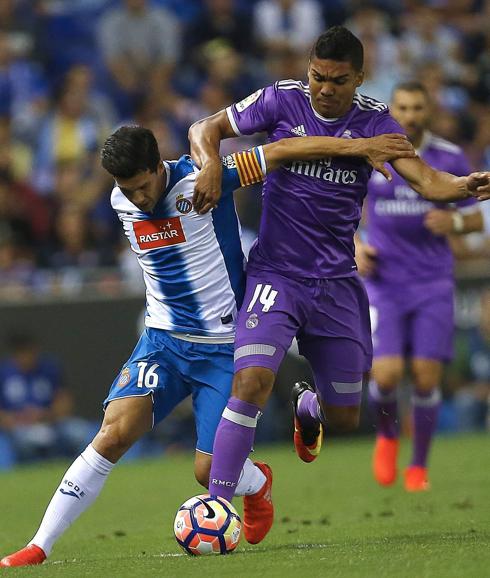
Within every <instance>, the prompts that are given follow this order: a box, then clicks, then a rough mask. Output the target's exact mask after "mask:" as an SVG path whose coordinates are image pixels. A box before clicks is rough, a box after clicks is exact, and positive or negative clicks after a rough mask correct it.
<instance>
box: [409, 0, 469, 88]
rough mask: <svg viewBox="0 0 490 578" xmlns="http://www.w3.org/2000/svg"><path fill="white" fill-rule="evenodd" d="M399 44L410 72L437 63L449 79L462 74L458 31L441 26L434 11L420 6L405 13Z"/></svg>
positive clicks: (456, 77)
mask: <svg viewBox="0 0 490 578" xmlns="http://www.w3.org/2000/svg"><path fill="white" fill-rule="evenodd" d="M402 43H403V53H404V58H405V63H406V65H407V66H408V67H409V69H410V70H417V67H419V66H421V65H422V64H424V63H425V62H428V61H430V62H435V63H438V64H440V65H441V67H442V68H443V71H444V74H445V75H446V76H447V78H449V79H451V80H452V79H458V78H461V76H462V75H463V72H464V66H463V65H462V52H461V46H460V42H459V35H458V32H457V30H455V29H454V28H451V27H449V26H447V25H446V24H445V23H444V21H443V20H442V18H441V15H440V14H439V12H438V11H437V10H436V9H435V8H433V7H431V6H428V5H426V4H425V5H424V4H419V5H418V6H417V7H416V8H414V9H413V10H412V12H409V13H408V14H407V16H406V18H405V31H404V33H403V35H402Z"/></svg>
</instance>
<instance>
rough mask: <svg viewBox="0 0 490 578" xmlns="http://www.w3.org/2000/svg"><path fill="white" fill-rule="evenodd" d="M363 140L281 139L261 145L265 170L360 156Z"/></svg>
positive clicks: (323, 138) (319, 137) (331, 138)
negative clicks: (294, 164)
mask: <svg viewBox="0 0 490 578" xmlns="http://www.w3.org/2000/svg"><path fill="white" fill-rule="evenodd" d="M359 140H364V139H343V138H336V137H328V136H309V137H291V138H283V139H280V140H278V141H275V142H272V143H268V144H265V145H263V150H264V156H265V160H266V162H267V170H268V171H272V170H274V169H277V168H278V167H280V166H281V165H283V164H284V163H288V162H291V161H313V160H317V159H322V158H327V157H337V156H351V157H352V156H362V155H361V149H362V147H361V145H360V144H359V143H358V142H356V141H359Z"/></svg>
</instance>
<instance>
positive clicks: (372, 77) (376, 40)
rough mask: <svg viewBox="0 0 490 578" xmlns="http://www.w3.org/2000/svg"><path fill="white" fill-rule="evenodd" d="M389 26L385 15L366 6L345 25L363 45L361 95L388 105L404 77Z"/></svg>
mask: <svg viewBox="0 0 490 578" xmlns="http://www.w3.org/2000/svg"><path fill="white" fill-rule="evenodd" d="M389 24H390V21H389V19H388V17H387V15H386V14H383V12H381V11H380V10H378V9H377V8H375V7H373V6H369V5H367V6H364V7H361V8H359V10H357V11H356V12H355V13H354V15H353V16H352V18H351V19H349V20H348V21H347V22H346V26H347V27H348V28H349V29H350V30H352V32H353V33H354V34H355V35H356V36H358V37H359V39H360V40H361V42H362V43H363V45H364V81H363V83H362V86H361V88H360V92H361V93H362V94H367V95H369V96H371V97H373V98H376V99H378V100H381V101H384V102H389V100H390V98H391V92H392V90H393V88H394V87H395V85H396V84H398V83H399V82H401V80H403V77H404V71H403V67H402V62H401V58H400V48H399V45H398V41H397V40H396V38H395V37H394V36H392V34H391V32H390V26H389Z"/></svg>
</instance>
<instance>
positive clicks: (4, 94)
mask: <svg viewBox="0 0 490 578" xmlns="http://www.w3.org/2000/svg"><path fill="white" fill-rule="evenodd" d="M46 94H47V85H46V80H45V78H44V75H43V73H42V70H41V69H40V68H39V66H38V65H36V64H34V63H33V62H31V61H29V60H26V59H23V58H21V57H19V56H17V55H16V54H15V52H14V51H13V49H12V47H11V45H10V40H9V36H8V34H7V33H6V32H2V31H0V115H1V116H6V115H7V116H11V118H12V121H13V131H14V134H15V135H16V136H18V137H22V138H23V139H24V140H26V141H27V142H29V141H30V140H31V139H32V138H33V134H34V133H35V130H36V128H37V125H38V120H39V118H40V116H41V115H42V114H43V113H44V111H45V110H46V107H47V98H46Z"/></svg>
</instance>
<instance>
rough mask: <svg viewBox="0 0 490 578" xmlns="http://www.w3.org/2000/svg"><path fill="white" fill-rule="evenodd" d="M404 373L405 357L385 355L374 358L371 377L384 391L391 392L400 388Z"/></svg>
mask: <svg viewBox="0 0 490 578" xmlns="http://www.w3.org/2000/svg"><path fill="white" fill-rule="evenodd" d="M404 371H405V359H404V358H403V357H401V356H400V355H383V356H380V357H375V358H374V360H373V368H372V371H371V375H372V378H373V379H374V381H375V382H376V383H377V384H378V386H379V387H380V388H381V389H382V390H385V391H390V390H392V389H394V388H396V387H397V386H398V384H399V383H400V381H401V380H402V378H403V374H404Z"/></svg>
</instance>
